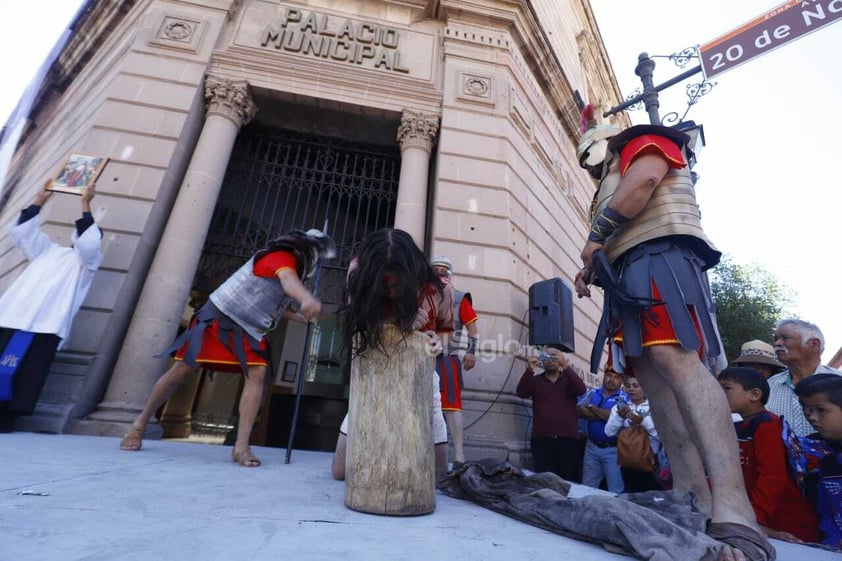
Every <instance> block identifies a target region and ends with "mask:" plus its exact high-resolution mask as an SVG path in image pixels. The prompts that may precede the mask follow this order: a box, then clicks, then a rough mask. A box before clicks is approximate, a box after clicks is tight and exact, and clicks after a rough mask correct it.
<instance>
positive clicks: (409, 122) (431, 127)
mask: <svg viewBox="0 0 842 561" xmlns="http://www.w3.org/2000/svg"><path fill="white" fill-rule="evenodd" d="M438 132H439V118H438V117H436V116H429V115H425V114H424V113H417V112H415V111H411V110H409V109H406V110H404V112H403V114H402V115H401V124H400V126H399V127H398V143H399V144H400V145H401V152H403V151H404V150H408V149H409V148H420V149H422V150H424V151H425V152H427V153H430V152H432V150H433V145H434V144H435V143H436V135H437V134H438Z"/></svg>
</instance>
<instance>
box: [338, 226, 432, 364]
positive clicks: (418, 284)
mask: <svg viewBox="0 0 842 561" xmlns="http://www.w3.org/2000/svg"><path fill="white" fill-rule="evenodd" d="M387 277H388V282H387ZM427 285H431V286H434V287H436V288H437V289H438V290H442V289H443V288H444V285H443V284H442V282H441V281H440V280H439V278H438V276H436V274H435V273H434V272H433V269H432V267H430V263H429V262H428V261H427V257H426V256H425V255H424V253H423V252H422V251H421V250H420V249H419V248H418V246H417V245H415V242H414V241H412V237H411V236H410V235H409V234H407V233H406V232H404V231H403V230H396V229H393V228H383V229H381V230H377V231H376V232H374V233H372V234H370V235H369V236H368V237H366V238H365V240H363V243H362V245H361V246H360V252H359V255H358V264H357V267H356V269H354V270H352V271H351V273H350V275H349V276H348V282H347V284H346V286H345V297H344V298H343V301H344V302H345V303H346V304H345V306H344V307H343V308H342V309H341V310H340V314H341V316H342V329H343V332H344V335H345V341H346V343H348V344H350V343H351V342H352V341H354V340H355V338H356V342H357V345H358V346H357V349H356V353H357V354H362V353H364V352H365V351H366V349H368V348H369V347H371V348H376V349H381V350H382V349H383V345H382V341H381V339H380V336H381V329H382V327H383V325H384V324H385V323H391V324H394V325H395V326H396V327H397V328H398V329H400V331H401V332H403V333H404V334H405V335H408V334H409V333H411V332H412V324H413V322H414V321H415V317H416V314H417V313H418V296H419V295H420V294H421V291H422V289H423V288H424V287H425V286H427Z"/></svg>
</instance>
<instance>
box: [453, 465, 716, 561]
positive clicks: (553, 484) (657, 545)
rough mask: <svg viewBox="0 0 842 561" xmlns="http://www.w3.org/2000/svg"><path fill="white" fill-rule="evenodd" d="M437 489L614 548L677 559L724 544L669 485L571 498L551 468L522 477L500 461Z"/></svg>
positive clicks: (459, 473) (709, 554)
mask: <svg viewBox="0 0 842 561" xmlns="http://www.w3.org/2000/svg"><path fill="white" fill-rule="evenodd" d="M439 489H440V490H441V491H443V492H444V493H446V494H447V495H449V496H451V497H454V498H458V499H464V500H469V501H472V502H475V503H477V504H479V505H481V506H484V507H486V508H488V509H491V510H493V511H495V512H499V513H501V514H505V515H507V516H511V517H512V518H516V519H518V520H522V521H524V522H527V523H528V524H532V525H533V526H538V527H539V528H543V529H545V530H548V531H550V532H554V533H557V534H561V535H563V536H567V537H571V538H574V539H577V540H582V541H587V542H591V543H596V544H601V545H603V546H604V547H605V548H606V549H607V550H609V551H612V552H614V553H622V554H625V555H630V556H633V557H638V558H640V559H651V560H653V561H672V560H673V559H676V556H675V552H677V551H680V552H682V555H681V558H682V559H686V560H687V561H690V560H695V559H698V560H712V559H716V558H717V556H718V555H719V552H720V550H721V549H722V544H720V543H719V542H717V541H716V540H713V539H712V538H710V537H708V536H707V535H705V533H704V527H705V517H704V515H703V514H702V513H700V512H699V511H698V510H696V508H695V507H694V505H693V497H692V496H687V497H683V498H682V497H678V496H676V495H675V494H674V493H672V492H671V491H650V492H647V493H630V494H628V495H621V496H619V497H614V496H606V495H602V494H593V495H587V496H585V497H581V498H570V497H568V496H567V494H568V493H569V491H570V484H569V483H568V482H566V481H564V480H563V479H561V478H560V477H558V476H557V475H555V474H553V473H539V474H534V475H525V474H524V473H523V472H521V471H520V470H519V469H518V468H517V467H515V466H513V465H512V464H510V463H508V462H506V461H503V460H494V459H488V460H481V461H479V462H468V463H466V464H463V465H461V466H460V467H459V468H457V469H455V470H454V471H453V472H450V473H449V474H447V476H446V477H445V478H444V480H443V481H442V482H441V483H440V485H439Z"/></svg>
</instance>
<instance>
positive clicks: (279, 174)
mask: <svg viewBox="0 0 842 561" xmlns="http://www.w3.org/2000/svg"><path fill="white" fill-rule="evenodd" d="M399 172H400V152H399V150H398V148H397V146H395V147H383V146H376V145H371V144H364V143H360V142H350V141H347V140H344V139H339V138H331V137H324V136H316V135H312V134H306V133H300V132H294V131H288V130H279V129H264V128H259V127H248V128H247V129H244V130H243V131H242V132H241V134H240V135H239V137H238V139H237V142H236V144H235V146H234V149H233V153H232V156H231V162H230V164H229V166H228V170H227V172H226V175H225V179H224V182H223V185H222V191H221V194H220V197H219V201H218V202H217V205H216V209H215V210H214V214H213V218H212V220H211V225H210V229H209V231H208V237H207V241H206V242H205V247H204V250H203V253H202V257H201V260H200V262H199V267H198V270H197V274H201V275H204V276H205V277H206V278H207V279H208V280H209V281H210V283H211V285H212V286H216V285H218V284H219V283H220V282H221V281H223V280H224V279H225V278H227V277H228V276H229V275H230V274H231V273H233V272H234V271H235V270H236V269H237V268H238V267H239V266H240V265H242V264H243V262H245V260H246V259H248V258H249V257H251V255H252V254H254V253H255V252H256V251H257V250H259V249H260V248H262V247H263V246H264V244H265V243H266V241H267V240H269V239H271V238H273V237H275V236H277V235H280V234H282V233H284V232H286V231H289V230H291V229H293V228H302V229H309V228H322V227H323V225H324V223H325V221H327V224H328V228H327V230H328V234H329V235H331V237H333V239H334V241H335V242H336V246H337V257H336V259H333V260H332V261H331V262H330V263H328V264H327V266H326V267H325V268H324V270H323V276H322V281H321V286H320V290H319V298H320V300H321V301H322V303H323V304H325V305H334V306H335V305H337V304H338V302H339V298H340V295H341V288H342V283H343V282H344V279H345V271H346V269H347V266H348V262H349V261H350V260H351V258H352V257H353V256H354V255H355V254H356V252H357V250H358V248H359V245H360V243H361V242H362V240H363V238H365V236H366V235H367V234H369V233H371V232H373V231H375V230H377V229H379V228H384V227H387V226H391V225H392V224H393V223H394V217H395V202H396V198H397V188H398V176H399Z"/></svg>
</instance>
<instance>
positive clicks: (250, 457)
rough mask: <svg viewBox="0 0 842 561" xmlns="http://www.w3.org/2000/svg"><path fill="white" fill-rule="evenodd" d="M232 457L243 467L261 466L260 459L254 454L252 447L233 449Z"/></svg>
mask: <svg viewBox="0 0 842 561" xmlns="http://www.w3.org/2000/svg"><path fill="white" fill-rule="evenodd" d="M231 459H232V460H233V461H235V462H236V463H238V464H239V465H241V466H243V467H250V468H251V467H259V466H260V460H258V459H257V456H255V455H254V454H252V452H251V448H246V449H245V450H240V451H239V452H238V451H237V450H236V449H235V450H231Z"/></svg>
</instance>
